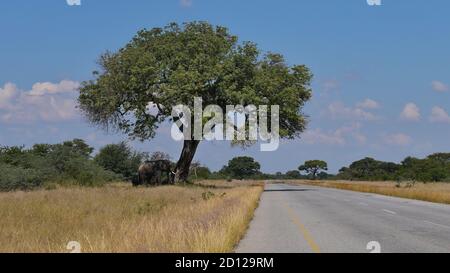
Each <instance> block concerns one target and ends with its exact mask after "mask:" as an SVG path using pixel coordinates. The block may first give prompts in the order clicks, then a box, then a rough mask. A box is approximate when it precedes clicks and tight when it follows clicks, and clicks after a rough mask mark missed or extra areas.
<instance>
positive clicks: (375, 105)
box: [356, 99, 380, 109]
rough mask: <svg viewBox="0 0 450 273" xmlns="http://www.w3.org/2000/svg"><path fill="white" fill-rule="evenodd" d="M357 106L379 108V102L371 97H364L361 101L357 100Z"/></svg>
mask: <svg viewBox="0 0 450 273" xmlns="http://www.w3.org/2000/svg"><path fill="white" fill-rule="evenodd" d="M356 106H357V107H359V108H362V109H378V108H380V104H379V103H378V102H377V101H374V100H372V99H365V100H364V101H362V102H359V103H358V104H357V105H356Z"/></svg>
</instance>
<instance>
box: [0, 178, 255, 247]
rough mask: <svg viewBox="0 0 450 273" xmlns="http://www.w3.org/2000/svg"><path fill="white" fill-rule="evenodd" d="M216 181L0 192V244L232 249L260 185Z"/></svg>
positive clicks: (243, 228)
mask: <svg viewBox="0 0 450 273" xmlns="http://www.w3.org/2000/svg"><path fill="white" fill-rule="evenodd" d="M208 183H212V182H208ZM217 183H218V184H219V185H221V184H226V185H228V187H220V186H218V187H217V188H215V187H214V185H213V184H212V185H211V186H210V187H207V188H205V187H202V186H192V185H191V186H186V187H181V186H163V187H157V188H132V187H131V186H128V185H123V184H114V185H109V186H105V187H103V188H58V189H55V190H40V191H35V192H12V193H0V219H1V220H0V231H1V232H0V252H68V250H67V249H66V246H67V244H68V242H69V241H77V242H79V243H80V244H81V248H82V249H81V251H82V252H158V253H160V252H231V251H233V249H234V247H235V246H236V245H237V243H238V242H239V240H240V239H241V238H242V236H243V235H244V234H245V232H246V230H247V227H248V224H249V222H250V220H251V218H252V217H253V213H254V210H255V209H256V207H257V205H258V201H259V197H260V195H261V193H262V191H263V187H262V186H261V185H257V184H255V185H252V186H247V185H245V184H232V186H230V184H229V183H221V182H217Z"/></svg>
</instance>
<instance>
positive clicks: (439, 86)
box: [431, 81, 449, 92]
mask: <svg viewBox="0 0 450 273" xmlns="http://www.w3.org/2000/svg"><path fill="white" fill-rule="evenodd" d="M431 86H432V87H433V90H434V91H437V92H446V91H448V90H449V87H448V85H446V84H445V83H443V82H441V81H433V82H431Z"/></svg>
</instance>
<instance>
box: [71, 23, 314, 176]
mask: <svg viewBox="0 0 450 273" xmlns="http://www.w3.org/2000/svg"><path fill="white" fill-rule="evenodd" d="M99 65H100V68H101V70H100V71H95V72H94V79H93V80H90V81H86V82H83V83H82V85H81V87H80V96H79V105H80V109H81V110H82V111H83V112H84V114H85V115H86V117H87V118H88V119H89V120H90V121H91V122H92V123H94V124H96V125H100V126H103V127H104V128H107V129H109V128H114V129H118V130H119V131H122V132H124V133H126V134H128V135H129V137H130V138H132V139H135V138H137V139H140V140H142V141H143V140H147V139H151V138H153V137H154V136H155V133H156V131H157V128H158V125H159V124H161V123H163V122H164V121H166V120H169V121H173V119H172V117H171V114H172V113H171V112H172V107H174V106H176V105H180V104H182V105H186V106H188V107H189V108H190V109H193V107H194V97H201V98H202V99H203V107H206V106H207V105H210V104H214V105H218V106H220V107H222V109H226V106H227V105H243V106H246V105H280V115H279V119H280V137H281V138H295V137H298V136H299V134H300V133H301V132H302V131H303V130H304V129H305V126H306V118H305V115H304V114H303V113H302V111H301V109H302V107H303V105H304V103H305V102H306V101H308V100H309V99H310V97H311V89H310V81H311V78H312V75H311V73H310V71H309V69H308V68H307V67H306V66H304V65H293V66H289V65H288V64H287V63H286V61H285V59H284V58H283V56H282V55H280V54H276V53H267V54H261V52H260V50H259V49H258V47H257V46H256V44H254V43H251V42H243V43H238V39H237V37H236V36H233V35H231V34H230V33H229V32H228V30H227V28H225V27H221V26H212V25H210V24H209V23H206V22H191V23H185V24H183V25H178V24H176V23H172V24H169V25H168V26H166V27H164V28H153V29H150V30H147V29H144V30H141V31H139V32H138V33H137V35H136V36H135V37H134V38H133V39H132V40H131V41H130V42H129V43H128V44H127V45H126V46H125V47H123V48H121V49H119V50H118V51H117V52H113V53H112V52H107V53H105V54H103V55H102V56H101V57H100V59H99ZM150 108H151V109H150ZM180 129H183V128H180ZM192 134H193V132H192ZM191 139H194V138H191ZM199 143H200V141H199V140H188V139H185V140H184V145H183V150H182V152H181V156H180V159H179V160H178V163H177V166H176V170H175V172H176V176H175V177H176V180H186V179H187V177H188V175H189V166H190V164H191V162H192V160H193V157H194V155H195V152H196V150H197V147H198V145H199Z"/></svg>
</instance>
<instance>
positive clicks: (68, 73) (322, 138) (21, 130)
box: [0, 0, 450, 172]
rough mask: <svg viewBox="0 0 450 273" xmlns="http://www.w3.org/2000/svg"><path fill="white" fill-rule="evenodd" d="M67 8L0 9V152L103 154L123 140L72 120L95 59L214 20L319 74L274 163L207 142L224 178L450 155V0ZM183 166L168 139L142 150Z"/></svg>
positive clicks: (172, 0) (95, 2)
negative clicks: (229, 168)
mask: <svg viewBox="0 0 450 273" xmlns="http://www.w3.org/2000/svg"><path fill="white" fill-rule="evenodd" d="M81 4H82V5H81V6H69V5H67V3H66V0H39V1H36V0H16V1H1V2H0V11H1V14H2V16H0V34H1V35H2V39H0V145H22V144H24V145H27V146H29V145H32V144H33V143H36V142H49V143H55V142H60V141H63V140H67V139H72V138H75V137H78V138H84V139H86V140H87V141H88V142H89V143H90V144H91V145H93V146H95V147H96V148H99V147H101V146H103V145H104V144H106V143H111V142H118V141H120V140H125V139H126V137H125V136H123V135H120V134H106V133H104V132H103V131H101V130H99V129H97V128H94V127H92V126H90V125H89V124H88V123H87V122H86V121H85V120H84V119H83V118H82V117H81V116H80V115H79V114H78V113H77V111H76V110H75V109H74V105H75V101H74V100H75V98H76V95H77V93H76V91H75V89H76V86H77V83H79V82H81V81H83V80H87V79H90V78H91V72H92V71H93V70H95V69H96V68H97V66H96V62H95V61H96V59H97V58H98V56H99V55H100V54H101V53H103V52H104V51H106V50H116V49H118V48H120V47H121V46H123V45H124V44H125V43H126V42H127V41H129V40H130V39H131V38H132V36H133V35H134V34H135V33H136V31H138V30H139V29H142V28H151V27H159V26H164V25H166V24H167V23H169V22H172V21H175V22H185V21H193V20H207V21H209V22H211V23H212V24H219V25H224V26H227V27H228V28H229V29H230V31H231V32H232V33H234V34H236V35H238V36H239V37H240V39H241V41H244V40H250V41H254V42H256V43H257V44H258V45H259V47H260V48H261V49H263V50H266V51H274V52H280V53H282V54H284V55H285V57H286V59H287V60H288V62H289V63H290V64H306V65H307V66H309V67H310V68H311V70H312V71H313V73H314V75H315V78H314V82H313V90H314V98H313V99H312V100H311V101H310V102H309V103H308V104H307V106H306V108H305V112H306V113H307V114H308V115H309V116H310V120H311V122H310V124H309V127H308V131H307V132H305V133H304V134H303V137H302V138H301V139H297V140H293V141H283V142H282V144H281V146H280V148H279V150H278V151H276V152H270V153H263V152H260V151H259V146H255V147H252V148H250V149H247V150H241V149H239V148H231V147H230V145H229V144H228V143H223V142H214V143H206V142H204V143H202V144H201V146H200V148H199V151H198V154H197V156H196V159H198V160H200V161H201V162H203V163H206V164H207V165H208V166H210V167H211V168H212V169H215V170H217V169H219V168H220V167H221V166H222V165H224V164H225V163H226V161H228V160H229V159H231V158H232V157H233V156H237V155H251V156H254V157H255V158H256V159H257V160H258V161H260V162H261V164H262V168H263V170H264V171H268V172H269V171H270V172H275V171H286V170H290V169H296V168H297V166H298V165H300V163H302V162H303V161H305V160H308V159H324V160H326V161H328V162H329V165H330V169H331V171H333V172H335V171H337V170H338V169H339V168H340V167H342V166H344V165H348V164H349V163H351V162H352V161H355V160H358V159H360V158H363V157H365V156H371V157H375V158H377V159H380V160H390V161H396V162H398V161H401V160H402V159H403V158H404V157H406V156H408V155H413V156H417V157H423V156H426V155H428V154H431V153H433V152H438V151H442V152H444V151H447V152H449V151H450V145H449V141H448V140H449V139H450V116H449V113H450V87H449V86H450V53H449V48H450V17H449V16H448V12H449V11H450V2H449V1H447V0H434V1H424V0H382V6H377V7H374V6H369V5H367V3H366V0H335V1H327V0H301V1H299V0H295V1H294V0H292V1H287V0H284V1H283V0H281V1H274V0H270V1H269V0H258V1H256V0H254V1H251V0H248V1H238V0H227V1H213V0H191V1H189V0H182V1H180V0H166V1H156V0H154V1H150V0H133V1H125V0H81ZM132 145H133V146H134V147H136V148H137V149H139V150H143V151H149V152H152V151H156V150H163V151H166V152H169V153H170V154H171V155H172V157H173V158H174V159H177V157H178V154H179V152H180V149H181V146H180V143H177V142H174V141H172V140H171V138H170V137H168V131H167V129H164V128H163V129H161V132H160V134H159V136H158V137H157V138H156V139H154V140H151V141H147V142H144V143H139V142H132Z"/></svg>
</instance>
